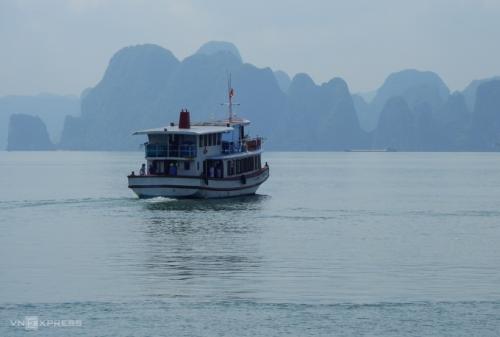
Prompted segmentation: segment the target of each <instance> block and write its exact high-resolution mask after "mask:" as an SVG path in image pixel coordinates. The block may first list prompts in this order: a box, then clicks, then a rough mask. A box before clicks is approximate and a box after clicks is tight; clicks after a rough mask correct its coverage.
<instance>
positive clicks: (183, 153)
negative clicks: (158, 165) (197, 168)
mask: <svg viewBox="0 0 500 337" xmlns="http://www.w3.org/2000/svg"><path fill="white" fill-rule="evenodd" d="M146 157H152V158H159V157H165V158H168V157H173V158H194V157H196V145H194V144H181V145H163V144H146Z"/></svg>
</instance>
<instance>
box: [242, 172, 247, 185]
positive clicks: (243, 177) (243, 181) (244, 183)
mask: <svg viewBox="0 0 500 337" xmlns="http://www.w3.org/2000/svg"><path fill="white" fill-rule="evenodd" d="M240 179H241V183H242V184H243V185H246V183H247V176H246V175H244V174H243V175H242V176H241V178H240Z"/></svg>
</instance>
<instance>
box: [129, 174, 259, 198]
mask: <svg viewBox="0 0 500 337" xmlns="http://www.w3.org/2000/svg"><path fill="white" fill-rule="evenodd" d="M243 176H244V178H242V176H241V175H240V176H237V177H231V178H222V179H217V178H208V179H204V178H202V177H186V176H183V177H180V176H175V177H172V176H154V175H148V176H129V177H128V185H129V186H128V187H129V188H130V189H132V190H133V191H134V193H135V194H136V195H137V196H138V197H139V198H154V197H167V198H228V197H236V196H242V195H249V194H255V193H256V192H257V189H258V188H259V186H260V185H261V184H262V183H263V182H264V181H266V180H267V178H268V177H269V168H268V167H265V168H262V169H261V170H259V171H257V172H253V173H250V174H246V175H243Z"/></svg>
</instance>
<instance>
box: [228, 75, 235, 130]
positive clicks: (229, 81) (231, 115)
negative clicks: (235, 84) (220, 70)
mask: <svg viewBox="0 0 500 337" xmlns="http://www.w3.org/2000/svg"><path fill="white" fill-rule="evenodd" d="M227 94H228V96H229V123H231V122H232V121H233V95H234V90H233V88H232V87H231V73H229V79H228V81H227Z"/></svg>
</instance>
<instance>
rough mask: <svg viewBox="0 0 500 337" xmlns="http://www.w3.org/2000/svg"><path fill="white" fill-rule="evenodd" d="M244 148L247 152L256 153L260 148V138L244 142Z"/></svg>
mask: <svg viewBox="0 0 500 337" xmlns="http://www.w3.org/2000/svg"><path fill="white" fill-rule="evenodd" d="M245 147H246V150H247V151H257V150H260V149H261V148H262V137H255V138H250V139H246V140H245Z"/></svg>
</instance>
